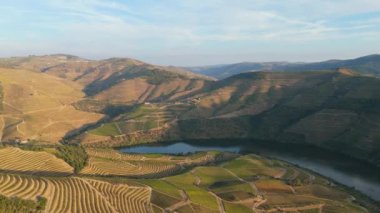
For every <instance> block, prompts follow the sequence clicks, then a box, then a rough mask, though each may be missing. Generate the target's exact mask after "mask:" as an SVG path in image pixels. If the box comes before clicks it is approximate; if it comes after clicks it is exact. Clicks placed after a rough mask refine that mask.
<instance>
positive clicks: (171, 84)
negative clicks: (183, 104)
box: [0, 55, 211, 104]
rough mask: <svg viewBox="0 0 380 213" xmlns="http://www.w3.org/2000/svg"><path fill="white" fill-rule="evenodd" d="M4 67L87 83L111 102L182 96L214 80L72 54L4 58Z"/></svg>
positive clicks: (129, 61) (0, 62) (128, 61)
mask: <svg viewBox="0 0 380 213" xmlns="http://www.w3.org/2000/svg"><path fill="white" fill-rule="evenodd" d="M0 67H8V68H17V69H28V70H34V71H36V72H43V73H46V74H49V75H52V76H55V77H58V78H62V79H66V80H69V81H72V82H76V83H78V84H79V85H82V86H83V91H84V92H85V93H86V95H87V96H88V97H92V98H95V99H98V100H100V101H106V102H108V103H122V104H135V103H143V102H147V101H149V102H152V101H154V102H162V101H168V100H174V99H178V98H182V97H185V96H188V95H191V94H194V93H196V92H197V91H199V90H200V89H201V88H202V87H203V86H204V84H206V83H207V82H209V81H210V80H211V78H210V77H206V76H203V75H200V74H196V73H192V72H190V71H187V70H185V69H182V68H177V67H165V66H157V65H152V64H148V63H145V62H142V61H138V60H135V59H130V58H111V59H106V60H86V59H82V58H79V57H76V56H70V55H45V56H30V57H19V58H17V57H15V58H7V59H0Z"/></svg>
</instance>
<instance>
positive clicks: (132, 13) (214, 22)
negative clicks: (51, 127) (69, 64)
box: [0, 0, 380, 63]
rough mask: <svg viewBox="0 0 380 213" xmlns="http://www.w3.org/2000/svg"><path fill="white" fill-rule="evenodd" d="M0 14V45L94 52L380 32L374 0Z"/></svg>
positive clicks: (109, 5)
mask: <svg viewBox="0 0 380 213" xmlns="http://www.w3.org/2000/svg"><path fill="white" fill-rule="evenodd" d="M0 13H1V14H2V16H3V17H2V18H1V19H0V20H1V21H0V22H1V23H2V25H3V26H5V27H3V29H2V30H1V29H0V37H1V38H3V39H2V40H0V44H1V45H4V44H6V46H7V47H9V48H12V47H13V51H19V52H20V53H21V52H28V53H27V54H32V53H29V51H30V52H33V50H34V51H35V52H51V53H54V52H58V51H59V52H68V53H72V54H80V55H81V56H84V57H97V58H99V57H112V56H131V57H142V58H144V56H146V55H157V56H158V55H160V54H161V55H165V54H166V55H175V54H177V55H196V54H199V53H202V54H209V55H212V54H215V55H217V54H218V53H219V52H220V51H229V49H233V50H234V51H230V52H231V54H232V52H233V53H234V54H237V55H238V54H249V53H250V52H252V51H253V50H252V49H254V50H255V51H256V52H258V53H259V52H266V51H267V49H268V47H269V46H270V47H271V48H272V47H278V48H279V49H278V50H277V51H276V52H284V54H286V52H287V51H290V50H287V49H286V48H289V46H290V45H293V46H292V47H295V48H299V51H300V54H302V53H303V52H302V51H304V50H302V49H300V48H301V47H297V46H296V44H299V45H298V46H305V45H307V46H309V47H314V48H319V49H323V48H324V49H326V50H328V49H331V48H341V47H337V46H336V45H335V46H334V45H331V44H332V41H338V40H341V41H345V42H348V44H349V43H352V41H355V42H360V40H359V39H362V40H366V39H367V40H368V39H372V41H373V40H374V39H375V37H376V36H377V35H379V32H380V28H379V25H380V3H379V2H378V1H373V0H361V1H359V0H334V1H331V0H286V1H285V0H284V1H265V0H236V1H229V0H209V1H201V0H186V1H176V0H162V1H156V0H139V1H136V0H123V1H122V0H50V1H47V0H36V1H34V4H33V5H32V4H30V2H29V1H26V0H15V1H12V3H5V4H3V5H2V6H0ZM363 45H368V44H367V43H363ZM375 46H376V45H375ZM280 48H282V49H280ZM366 48H369V47H368V46H366ZM371 48H373V47H371ZM23 49H24V50H23ZM272 49H275V48H272ZM273 51H275V50H273ZM294 51H296V50H294ZM358 51H359V50H358ZM2 54H3V55H4V52H3V53H2ZM174 63H175V61H174Z"/></svg>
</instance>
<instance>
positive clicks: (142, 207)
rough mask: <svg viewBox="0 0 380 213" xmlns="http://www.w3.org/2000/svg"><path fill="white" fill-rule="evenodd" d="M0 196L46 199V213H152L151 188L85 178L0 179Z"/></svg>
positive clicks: (12, 176)
mask: <svg viewBox="0 0 380 213" xmlns="http://www.w3.org/2000/svg"><path fill="white" fill-rule="evenodd" d="M0 194H1V195H4V196H7V197H19V198H22V199H30V200H36V199H37V197H40V196H41V197H45V198H46V199H47V203H46V207H45V212H151V209H150V208H151V206H150V203H149V198H150V188H148V187H134V186H129V185H127V184H111V183H108V182H104V181H98V180H92V179H85V178H76V177H71V178H41V177H28V176H25V177H24V176H15V175H7V174H1V175H0Z"/></svg>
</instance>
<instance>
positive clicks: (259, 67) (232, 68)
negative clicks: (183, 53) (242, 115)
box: [187, 55, 380, 79]
mask: <svg viewBox="0 0 380 213" xmlns="http://www.w3.org/2000/svg"><path fill="white" fill-rule="evenodd" d="M338 68H348V69H351V70H354V71H355V72H358V73H360V74H364V75H373V76H380V55H369V56H364V57H360V58H356V59H351V60H329V61H323V62H316V63H288V62H267V63H251V62H243V63H237V64H228V65H215V66H205V67H187V69H188V70H191V71H193V72H197V73H201V74H204V75H209V76H211V77H214V78H217V79H224V78H227V77H229V76H232V75H235V74H239V73H243V72H253V71H289V72H302V71H317V70H335V69H338Z"/></svg>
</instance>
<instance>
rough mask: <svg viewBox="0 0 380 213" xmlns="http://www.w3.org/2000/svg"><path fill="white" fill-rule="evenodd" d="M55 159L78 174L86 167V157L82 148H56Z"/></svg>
mask: <svg viewBox="0 0 380 213" xmlns="http://www.w3.org/2000/svg"><path fill="white" fill-rule="evenodd" d="M57 150H58V153H57V154H56V156H57V157H59V158H62V159H63V160H64V161H66V162H67V163H68V164H69V165H70V166H72V167H73V168H74V172H75V173H78V172H79V171H80V170H82V169H83V168H84V167H85V166H86V165H87V160H88V155H87V153H86V150H85V149H84V148H83V147H82V146H77V145H65V146H60V147H58V148H57Z"/></svg>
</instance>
